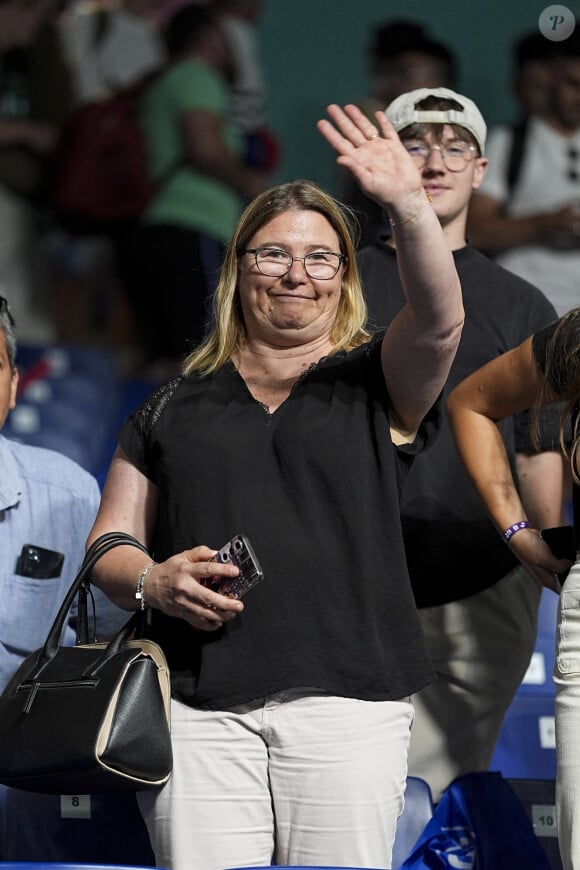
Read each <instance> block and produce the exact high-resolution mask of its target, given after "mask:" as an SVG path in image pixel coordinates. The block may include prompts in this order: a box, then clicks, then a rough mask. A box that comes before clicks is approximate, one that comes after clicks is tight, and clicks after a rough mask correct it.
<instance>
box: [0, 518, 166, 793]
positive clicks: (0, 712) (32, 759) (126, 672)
mask: <svg viewBox="0 0 580 870" xmlns="http://www.w3.org/2000/svg"><path fill="white" fill-rule="evenodd" d="M127 544H129V545H132V546H135V547H138V548H139V549H141V550H143V551H144V552H147V550H146V549H145V547H144V546H143V545H142V544H141V543H140V542H139V541H137V540H136V539H135V538H132V537H131V536H130V535H126V534H124V533H121V532H111V533H108V534H106V535H102V536H101V537H100V538H98V540H96V541H95V542H94V543H93V545H92V546H91V548H90V549H89V550H88V552H87V554H86V556H85V559H84V561H83V565H82V567H81V570H80V571H79V573H78V574H77V576H76V578H75V580H74V582H73V583H72V585H71V587H70V589H69V591H68V593H67V595H66V597H65V599H64V601H63V603H62V605H61V607H60V610H59V612H58V614H57V616H56V619H55V620H54V623H53V625H52V627H51V629H50V632H49V634H48V637H47V639H46V642H45V644H44V646H43V647H42V648H41V649H40V650H37V651H36V652H34V653H32V654H31V655H29V656H27V658H26V659H25V660H24V661H23V662H22V664H21V666H20V667H19V668H18V670H17V671H16V673H15V674H14V676H13V677H12V679H11V680H10V682H9V683H8V685H7V686H6V688H5V690H4V692H3V693H2V695H1V696H0V782H1V783H3V784H4V785H8V786H13V787H15V788H19V789H24V790H25V791H34V792H44V793H48V794H94V793H97V792H112V791H128V790H129V791H137V790H141V789H146V788H151V787H158V786H160V785H163V783H165V782H166V781H167V780H168V779H169V776H170V773H171V768H172V761H173V759H172V752H171V736H170V718H169V702H170V689H169V670H168V667H167V662H166V661H165V657H164V655H163V652H162V651H161V649H160V647H158V646H157V644H155V643H154V642H153V641H150V640H146V639H135V638H134V635H135V633H137V634H139V632H140V629H141V628H142V621H143V619H144V614H143V613H142V612H141V611H139V612H137V613H135V614H133V616H132V617H131V618H130V619H129V621H128V622H127V623H126V624H125V625H124V626H123V628H121V629H120V631H118V632H117V634H116V635H115V637H114V638H113V639H112V640H111V641H110V642H108V643H98V642H94V643H90V642H88V619H87V611H88V608H87V600H88V595H89V593H90V572H91V570H92V568H93V566H94V564H95V562H96V561H97V559H99V558H100V557H101V556H102V555H104V554H105V553H107V552H109V550H111V549H112V548H113V547H118V546H120V545H127ZM77 593H78V595H79V601H78V609H79V627H78V630H77V645H76V646H72V647H70V646H69V647H66V646H59V640H60V637H61V635H62V629H63V626H64V623H65V620H66V618H67V614H68V612H69V609H70V607H71V605H72V603H73V602H74V599H75V596H76V595H77Z"/></svg>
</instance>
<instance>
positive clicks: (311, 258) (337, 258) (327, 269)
mask: <svg viewBox="0 0 580 870" xmlns="http://www.w3.org/2000/svg"><path fill="white" fill-rule="evenodd" d="M243 253H244V254H253V255H254V259H255V261H256V266H257V268H258V271H260V272H261V273H262V275H267V276H268V277H269V278H281V277H282V276H283V275H285V274H286V273H287V272H289V271H290V269H291V268H292V263H293V262H294V260H302V262H303V263H304V270H305V272H306V274H307V275H308V276H309V277H310V278H314V280H315V281H329V280H330V278H334V276H335V275H336V273H337V272H338V270H339V269H340V267H341V265H342V264H343V263H344V261H345V260H346V256H345V255H344V254H337V253H336V252H335V251H312V253H311V254H306V256H305V257H295V256H294V254H291V253H290V252H289V251H283V250H282V249H281V248H268V247H262V248H246V250H245V251H243Z"/></svg>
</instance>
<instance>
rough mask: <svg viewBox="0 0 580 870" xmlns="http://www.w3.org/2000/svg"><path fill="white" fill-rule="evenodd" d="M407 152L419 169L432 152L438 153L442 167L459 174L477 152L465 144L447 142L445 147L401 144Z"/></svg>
mask: <svg viewBox="0 0 580 870" xmlns="http://www.w3.org/2000/svg"><path fill="white" fill-rule="evenodd" d="M403 145H404V146H405V148H406V149H407V152H408V153H409V154H410V155H411V157H412V158H413V160H414V161H415V162H416V163H417V165H418V167H419V169H422V168H423V166H425V164H426V163H427V161H428V160H429V158H430V157H431V152H432V151H438V152H439V154H440V156H441V160H442V161H443V165H444V166H445V168H446V169H448V170H449V171H450V172H461V171H462V170H463V169H465V167H466V166H467V164H468V163H470V162H471V161H472V160H473V158H474V156H475V153H476V151H477V148H476V147H475V145H469V144H468V143H467V142H448V144H447V145H427V143H426V142H413V141H412V140H409V141H408V142H403Z"/></svg>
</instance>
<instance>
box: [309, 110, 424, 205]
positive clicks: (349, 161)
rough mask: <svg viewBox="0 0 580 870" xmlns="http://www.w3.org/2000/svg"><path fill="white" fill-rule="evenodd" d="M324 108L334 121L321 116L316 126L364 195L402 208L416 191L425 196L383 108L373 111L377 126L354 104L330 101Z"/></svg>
mask: <svg viewBox="0 0 580 870" xmlns="http://www.w3.org/2000/svg"><path fill="white" fill-rule="evenodd" d="M327 112H328V114H329V116H330V118H331V119H332V121H333V122H334V123H331V122H330V121H328V120H326V119H323V120H320V121H318V123H317V128H318V130H319V132H320V133H321V134H322V135H323V136H324V138H325V139H326V141H327V142H328V143H329V144H330V145H331V146H332V147H333V148H334V150H335V151H336V152H337V153H338V155H339V156H338V157H337V159H336V162H337V163H338V164H339V165H340V166H344V167H345V168H346V169H348V170H349V171H350V172H351V173H352V175H353V176H354V178H355V179H356V181H357V183H358V184H359V186H360V188H361V190H362V191H363V192H364V193H365V194H366V195H367V196H369V197H371V199H374V200H375V201H376V202H378V203H379V205H381V206H382V207H384V208H388V206H389V205H394V206H396V207H398V208H402V209H403V210H404V209H405V207H406V206H407V205H408V202H409V201H410V199H412V198H415V197H416V196H417V194H418V193H419V194H420V195H421V197H422V198H424V197H425V194H424V192H423V185H422V180H421V174H420V172H419V170H418V169H417V167H416V166H415V163H414V162H413V160H412V158H411V157H410V156H409V154H408V153H407V151H406V149H405V148H404V147H403V145H402V144H401V140H400V139H399V136H398V135H397V133H396V131H395V129H394V128H393V126H392V124H391V122H390V121H389V119H388V118H387V116H386V114H385V113H384V112H375V118H376V122H377V126H375V125H374V124H373V123H372V122H371V121H370V120H369V119H368V118H367V116H366V115H365V114H364V113H363V112H361V110H360V109H359V108H358V107H357V106H354V105H346V106H345V107H344V109H342V108H341V107H340V106H337V105H334V104H333V105H330V106H328V108H327Z"/></svg>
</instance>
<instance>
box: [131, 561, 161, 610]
mask: <svg viewBox="0 0 580 870" xmlns="http://www.w3.org/2000/svg"><path fill="white" fill-rule="evenodd" d="M155 565H157V562H150V563H149V565H147V567H146V568H144V569H143V570H142V571H141V573H140V574H139V579H138V580H137V589H136V590H135V598H136V599H137V601H139V603H140V607H141V610H147V603H146V601H145V594H144V592H143V587H144V585H145V580H146V579H147V577H148V575H149V572H150V571H151V569H152V568H154V567H155Z"/></svg>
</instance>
